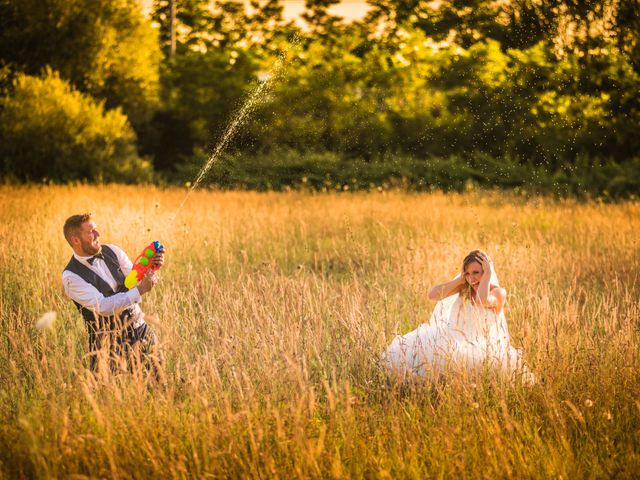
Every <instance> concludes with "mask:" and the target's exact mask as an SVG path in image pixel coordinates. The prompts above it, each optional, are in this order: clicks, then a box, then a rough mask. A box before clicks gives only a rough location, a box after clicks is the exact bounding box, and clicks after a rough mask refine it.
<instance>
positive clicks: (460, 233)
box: [0, 185, 640, 479]
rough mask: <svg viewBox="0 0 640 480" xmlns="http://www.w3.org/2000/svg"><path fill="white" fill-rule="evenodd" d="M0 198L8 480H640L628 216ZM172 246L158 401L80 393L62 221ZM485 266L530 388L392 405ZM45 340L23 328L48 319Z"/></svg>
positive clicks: (364, 197) (97, 386)
mask: <svg viewBox="0 0 640 480" xmlns="http://www.w3.org/2000/svg"><path fill="white" fill-rule="evenodd" d="M185 193H186V190H184V189H179V188H171V189H161V188H157V187H150V186H149V187H133V186H132V187H125V186H117V185H110V186H109V185H107V186H86V185H79V186H75V187H71V186H67V187H65V186H57V187H56V186H25V187H13V186H2V187H0V239H1V241H0V312H1V313H0V315H1V320H0V366H1V368H0V476H1V477H4V478H105V477H106V478H287V479H292V478H510V477H513V478H564V479H570V478H603V477H605V478H609V477H616V478H633V477H637V476H638V475H640V373H639V372H640V349H639V347H640V331H639V326H640V305H639V298H640V242H639V241H638V238H639V233H638V232H640V203H639V202H637V201H635V202H632V201H630V202H625V203H617V204H606V203H598V202H595V201H592V202H577V201H574V200H554V199H551V198H545V197H524V196H518V195H515V194H509V193H494V192H483V191H475V192H468V193H465V194H443V193H438V192H433V193H421V194H411V193H403V192H393V191H391V192H387V191H384V192H371V193H364V192H362V193H325V194H313V193H303V192H285V193H269V192H265V193H256V192H219V191H206V190H203V191H196V192H194V193H193V194H192V195H191V196H190V197H189V199H188V201H187V203H186V204H185V205H184V208H183V209H182V210H181V211H180V214H179V215H178V217H177V219H176V220H175V222H173V223H172V222H171V220H172V216H173V215H174V214H175V213H176V210H177V208H178V206H179V204H180V203H181V201H182V200H183V199H184V195H185ZM82 212H92V213H93V214H94V218H95V221H96V223H97V225H98V229H99V230H100V232H101V234H102V237H101V240H102V241H103V243H115V244H118V245H120V246H121V247H123V248H124V249H125V250H126V251H127V252H128V253H129V255H130V257H134V256H135V255H137V254H138V251H139V250H140V249H142V247H143V246H144V245H146V244H147V243H148V242H149V241H151V240H154V239H159V240H161V241H162V242H163V243H164V244H165V245H166V247H167V260H166V266H165V268H164V269H163V270H162V271H161V281H160V283H159V284H158V286H157V287H156V288H155V289H154V290H153V291H152V292H151V293H150V294H148V295H147V296H145V297H144V298H143V309H144V310H145V311H146V312H147V318H148V321H149V323H150V324H152V325H153V327H154V328H155V330H156V331H157V332H158V335H159V337H160V341H161V344H162V347H163V350H164V352H165V356H166V368H165V371H164V372H163V373H164V374H165V376H166V379H167V386H166V387H164V388H163V387H162V386H160V385H157V384H154V383H149V382H148V381H147V380H145V378H144V377H143V376H141V375H139V374H138V373H134V374H120V375H106V374H105V375H100V376H98V377H94V376H92V375H91V374H90V373H89V372H88V370H87V369H86V367H85V355H86V350H87V340H86V333H85V329H84V325H83V323H82V319H81V317H80V316H79V314H78V313H77V311H76V310H75V308H74V307H73V305H72V303H71V302H70V301H69V300H68V299H66V298H65V296H64V293H63V289H62V285H61V281H60V275H61V272H62V269H63V268H64V266H65V265H66V262H67V261H68V259H69V257H70V256H71V250H70V248H69V246H68V245H67V244H66V242H65V240H64V238H63V236H62V225H63V223H64V220H65V219H66V218H67V217H68V216H69V215H71V214H73V213H82ZM474 248H481V249H483V250H485V251H487V252H488V253H489V254H490V255H491V256H492V257H493V260H494V262H495V265H496V269H497V271H498V274H499V275H500V278H501V282H502V283H503V285H504V286H505V287H506V288H507V290H508V292H509V298H508V304H507V310H506V315H507V319H508V322H509V328H510V334H511V340H512V344H514V345H515V346H516V347H518V348H521V349H523V351H524V358H525V361H526V362H527V364H528V365H529V367H530V368H531V370H532V371H534V372H535V374H536V375H537V376H538V379H539V381H538V383H537V384H536V385H534V386H531V387H527V386H523V385H521V384H520V383H518V382H515V383H505V382H500V381H498V380H496V379H494V378H491V377H486V378H481V379H479V381H474V382H470V381H466V380H464V379H459V378H455V377H452V378H448V379H447V380H446V381H445V382H443V383H439V384H437V385H435V386H431V385H420V384H416V385H397V384H395V383H394V382H392V381H389V380H388V379H387V377H386V376H385V374H384V372H383V371H381V369H380V367H379V365H378V363H377V359H378V357H379V354H380V352H382V351H383V350H384V348H385V347H386V345H387V344H388V343H389V342H390V341H391V339H392V338H393V336H394V335H395V334H396V333H404V332H407V331H409V330H412V329H414V328H415V327H417V326H418V325H419V324H420V323H422V322H426V321H428V319H429V316H430V313H431V310H432V309H433V304H432V303H431V302H430V301H429V300H428V299H427V298H426V293H427V291H428V289H429V287H430V286H432V285H433V284H435V283H438V282H441V281H445V280H447V279H450V278H452V277H453V276H454V275H455V274H456V273H457V272H458V271H459V269H460V266H461V262H462V258H463V257H464V256H465V254H466V253H468V251H470V250H472V249H474ZM50 311H53V312H56V315H57V317H56V320H55V321H54V322H53V323H52V325H51V326H50V328H47V329H44V330H38V329H36V326H35V325H36V321H37V320H38V318H40V316H41V315H43V314H44V313H46V312H50Z"/></svg>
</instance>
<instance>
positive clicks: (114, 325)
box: [85, 316, 162, 377]
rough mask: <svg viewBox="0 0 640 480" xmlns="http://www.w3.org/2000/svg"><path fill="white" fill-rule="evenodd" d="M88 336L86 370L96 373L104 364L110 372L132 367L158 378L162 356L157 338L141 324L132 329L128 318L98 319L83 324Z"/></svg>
mask: <svg viewBox="0 0 640 480" xmlns="http://www.w3.org/2000/svg"><path fill="white" fill-rule="evenodd" d="M85 324H86V326H87V331H88V333H89V368H90V369H91V370H92V371H94V372H97V371H98V370H99V369H100V368H101V366H102V365H105V364H106V365H108V366H109V369H110V370H111V372H112V373H115V372H117V371H119V370H120V371H122V370H125V371H126V370H128V371H132V370H134V369H136V367H143V368H144V369H145V370H147V371H148V370H151V371H152V372H153V373H154V375H155V376H156V377H158V376H159V367H161V366H162V355H161V352H160V349H159V346H158V337H157V336H156V334H155V332H154V331H153V329H152V328H151V327H150V326H149V325H147V324H146V323H143V324H142V325H140V326H139V327H134V326H133V324H132V323H131V322H130V321H129V320H128V317H126V316H123V318H116V317H99V318H96V319H95V320H93V321H91V322H85Z"/></svg>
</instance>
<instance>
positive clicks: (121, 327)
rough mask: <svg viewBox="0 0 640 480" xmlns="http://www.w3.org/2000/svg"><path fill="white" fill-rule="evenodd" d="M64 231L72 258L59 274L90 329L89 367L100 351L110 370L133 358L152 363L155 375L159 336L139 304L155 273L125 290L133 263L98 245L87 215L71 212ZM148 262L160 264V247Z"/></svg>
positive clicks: (94, 367) (96, 362)
mask: <svg viewBox="0 0 640 480" xmlns="http://www.w3.org/2000/svg"><path fill="white" fill-rule="evenodd" d="M63 231H64V237H65V239H66V240H67V242H69V245H71V248H72V249H73V256H72V257H71V260H70V261H69V263H68V264H67V266H66V267H65V269H64V271H63V272H62V284H63V286H64V291H65V293H66V295H67V296H68V297H69V298H70V299H71V300H73V303H75V305H76V307H77V308H78V310H79V311H80V313H81V314H82V316H83V318H84V321H85V325H86V327H87V331H88V333H89V355H90V368H91V369H92V370H93V371H96V370H97V369H98V367H99V365H100V363H101V362H100V358H101V355H108V364H109V366H110V368H111V370H112V371H115V370H116V369H117V368H118V365H121V366H122V365H128V366H129V367H131V365H132V363H131V362H135V361H136V360H137V361H140V362H142V363H143V364H144V365H145V366H146V367H153V370H154V372H155V373H156V376H157V375H158V370H157V365H158V363H155V364H154V363H153V362H154V361H155V362H159V361H160V352H159V351H158V341H157V337H156V335H155V333H154V332H153V330H152V329H151V327H150V326H149V325H147V323H146V322H145V321H144V313H143V312H142V309H141V308H140V305H139V304H140V300H141V297H142V295H144V294H146V293H147V292H149V291H151V289H153V287H154V286H155V285H156V283H157V282H158V276H157V273H156V272H155V271H153V270H152V269H149V271H148V273H147V274H146V275H145V277H144V278H142V280H140V282H139V283H138V284H137V285H136V286H135V287H134V288H132V289H131V290H129V289H127V287H125V285H124V279H125V277H126V276H127V274H128V273H129V272H130V271H131V268H132V265H133V264H132V262H131V260H129V257H127V255H126V253H124V251H123V250H122V249H121V248H119V247H117V246H115V245H103V244H101V243H100V240H99V238H100V233H99V232H98V230H97V228H96V224H95V222H94V221H93V219H92V217H91V214H83V215H72V216H71V217H69V218H68V219H67V221H66V222H65V224H64V229H63ZM151 261H152V262H153V263H154V264H155V265H156V266H157V267H158V268H160V267H162V265H163V264H164V251H160V252H158V253H157V254H156V255H155V256H154V257H153V258H152V260H151ZM134 354H135V355H134Z"/></svg>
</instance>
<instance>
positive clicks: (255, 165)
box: [174, 149, 640, 199]
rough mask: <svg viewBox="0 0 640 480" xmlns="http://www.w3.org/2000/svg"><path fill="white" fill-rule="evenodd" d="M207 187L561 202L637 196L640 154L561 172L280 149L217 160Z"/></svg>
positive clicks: (479, 159)
mask: <svg viewBox="0 0 640 480" xmlns="http://www.w3.org/2000/svg"><path fill="white" fill-rule="evenodd" d="M208 159H209V154H208V153H207V152H205V151H203V150H198V151H197V152H196V154H195V155H194V156H193V157H191V158H189V159H188V160H187V161H186V162H184V163H182V164H180V165H179V167H178V168H177V171H178V172H177V176H176V177H175V178H174V179H175V180H178V181H180V182H186V181H193V180H194V179H195V178H196V177H197V175H198V172H199V171H200V169H201V168H202V167H204V165H205V164H206V163H207V161H208ZM204 183H205V184H214V185H216V186H218V187H222V188H241V189H249V190H283V189H287V188H295V189H303V190H309V189H310V190H316V191H335V190H350V191H352V190H369V189H372V188H375V189H377V188H402V189H406V190H411V191H423V190H431V189H434V188H436V189H439V190H443V191H456V192H462V191H464V190H468V189H469V188H474V186H477V187H481V188H488V189H493V188H499V189H505V190H511V189H514V190H516V191H521V192H529V193H542V194H550V195H556V196H560V197H565V196H575V197H580V198H588V197H592V198H593V197H598V198H603V199H624V198H636V197H637V194H638V189H639V188H640V187H639V186H640V157H634V158H632V159H630V160H628V161H627V162H625V163H618V162H616V161H615V160H613V159H607V160H602V159H597V158H596V159H592V158H589V157H580V158H579V159H578V161H577V162H576V163H571V162H568V161H567V162H564V163H562V164H561V165H560V166H559V167H558V168H555V169H554V168H552V167H551V166H549V165H536V164H535V163H533V162H524V161H522V160H521V159H518V158H514V157H508V156H504V157H501V158H496V157H493V156H491V155H488V154H486V153H482V152H476V153H474V154H473V155H469V156H466V157H463V156H459V155H451V156H448V157H429V158H417V157H413V156H408V155H400V154H390V153H389V154H384V155H381V156H379V157H377V158H374V159H372V160H370V161H367V160H364V159H362V158H347V157H344V156H342V155H340V154H339V153H335V152H314V151H307V152H298V151H296V150H292V149H275V150H272V151H271V152H266V153H262V154H259V153H258V154H252V153H249V154H247V153H241V152H236V153H232V154H227V155H223V156H222V157H221V158H218V159H216V160H214V161H213V162H212V165H211V168H210V170H209V171H208V172H207V175H206V176H205V178H204Z"/></svg>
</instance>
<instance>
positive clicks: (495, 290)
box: [478, 253, 507, 313]
mask: <svg viewBox="0 0 640 480" xmlns="http://www.w3.org/2000/svg"><path fill="white" fill-rule="evenodd" d="M478 257H479V258H480V260H481V261H482V270H483V273H482V278H481V279H480V285H478V300H479V301H480V304H481V305H482V306H483V307H485V308H492V309H494V310H495V311H496V312H498V313H499V312H500V310H502V305H504V301H505V300H506V299H507V291H506V290H505V289H504V288H501V287H496V286H495V285H491V272H492V271H493V263H492V262H491V260H490V259H489V257H488V256H487V254H486V253H480V255H478Z"/></svg>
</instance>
